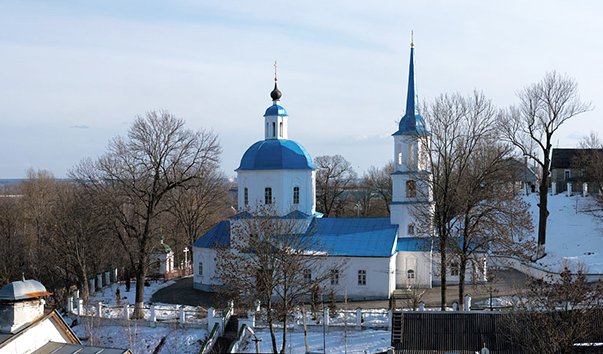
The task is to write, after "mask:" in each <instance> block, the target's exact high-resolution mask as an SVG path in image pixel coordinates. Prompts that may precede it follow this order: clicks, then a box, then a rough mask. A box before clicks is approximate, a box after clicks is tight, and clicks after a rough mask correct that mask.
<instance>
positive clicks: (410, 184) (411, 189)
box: [406, 180, 417, 198]
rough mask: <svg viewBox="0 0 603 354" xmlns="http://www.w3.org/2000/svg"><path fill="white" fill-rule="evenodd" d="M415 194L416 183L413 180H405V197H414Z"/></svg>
mask: <svg viewBox="0 0 603 354" xmlns="http://www.w3.org/2000/svg"><path fill="white" fill-rule="evenodd" d="M416 196H417V183H416V182H415V181H413V180H410V181H406V198H415V197H416Z"/></svg>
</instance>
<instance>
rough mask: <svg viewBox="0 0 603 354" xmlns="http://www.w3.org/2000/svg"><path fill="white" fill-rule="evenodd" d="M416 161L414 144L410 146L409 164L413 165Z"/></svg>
mask: <svg viewBox="0 0 603 354" xmlns="http://www.w3.org/2000/svg"><path fill="white" fill-rule="evenodd" d="M414 160H415V156H414V149H413V148H412V144H408V164H409V165H412V163H413V161H414Z"/></svg>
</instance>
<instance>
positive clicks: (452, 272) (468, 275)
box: [433, 253, 488, 286]
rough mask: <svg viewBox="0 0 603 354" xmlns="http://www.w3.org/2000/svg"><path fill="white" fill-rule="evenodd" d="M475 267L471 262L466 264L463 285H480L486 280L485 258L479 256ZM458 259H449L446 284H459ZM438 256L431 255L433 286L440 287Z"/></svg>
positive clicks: (486, 265)
mask: <svg viewBox="0 0 603 354" xmlns="http://www.w3.org/2000/svg"><path fill="white" fill-rule="evenodd" d="M476 262H477V263H476V267H474V266H473V263H472V262H471V261H468V262H467V269H465V284H471V283H481V282H485V281H486V280H487V274H488V264H487V257H486V256H485V255H484V256H479V257H477V259H476ZM458 264H459V262H458V259H455V258H452V259H449V265H448V267H447V274H446V284H452V285H454V284H458V283H459V282H460V277H459V271H460V270H459V267H458ZM441 268H442V267H441V262H440V254H439V253H434V254H433V284H434V285H436V286H440V285H441V284H442V281H441V278H440V275H441V273H440V271H441Z"/></svg>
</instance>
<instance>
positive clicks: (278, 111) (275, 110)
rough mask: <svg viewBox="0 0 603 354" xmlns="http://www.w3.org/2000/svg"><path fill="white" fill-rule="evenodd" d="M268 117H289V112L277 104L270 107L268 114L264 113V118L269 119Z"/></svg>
mask: <svg viewBox="0 0 603 354" xmlns="http://www.w3.org/2000/svg"><path fill="white" fill-rule="evenodd" d="M268 116H281V117H287V116H288V115H287V111H286V110H285V109H284V108H283V107H282V106H279V105H277V104H276V103H275V104H273V105H272V106H270V107H268V109H267V110H266V113H264V117H268Z"/></svg>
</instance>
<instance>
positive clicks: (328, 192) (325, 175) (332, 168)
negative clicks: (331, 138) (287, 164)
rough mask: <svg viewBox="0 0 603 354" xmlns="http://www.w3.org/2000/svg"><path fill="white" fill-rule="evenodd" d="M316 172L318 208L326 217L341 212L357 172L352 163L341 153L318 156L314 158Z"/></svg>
mask: <svg viewBox="0 0 603 354" xmlns="http://www.w3.org/2000/svg"><path fill="white" fill-rule="evenodd" d="M314 164H315V165H316V167H317V168H318V171H317V173H316V204H317V209H318V210H319V211H321V212H322V213H324V215H325V216H326V217H329V216H332V214H334V213H335V214H336V213H338V212H341V211H342V209H343V207H344V204H345V202H346V200H345V191H346V189H348V188H350V187H352V186H353V184H354V182H355V180H356V172H354V169H353V168H352V164H350V162H349V161H348V160H346V159H345V158H344V157H343V156H341V155H333V156H318V157H316V158H315V159H314Z"/></svg>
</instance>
